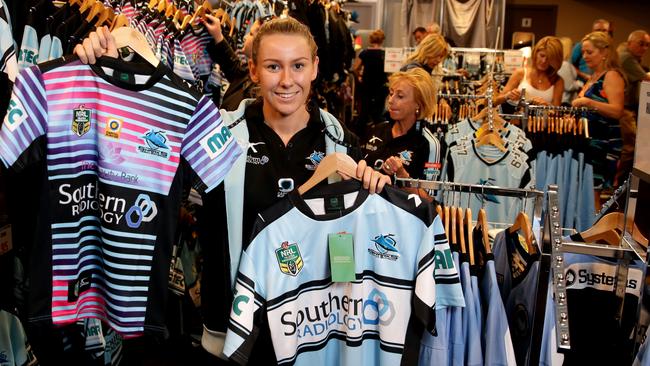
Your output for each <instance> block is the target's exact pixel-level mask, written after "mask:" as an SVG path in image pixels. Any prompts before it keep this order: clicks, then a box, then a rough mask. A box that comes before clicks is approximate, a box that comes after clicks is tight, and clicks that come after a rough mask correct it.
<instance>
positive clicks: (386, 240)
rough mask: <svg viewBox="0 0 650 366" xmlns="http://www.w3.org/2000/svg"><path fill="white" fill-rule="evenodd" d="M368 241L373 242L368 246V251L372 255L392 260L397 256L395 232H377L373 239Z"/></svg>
mask: <svg viewBox="0 0 650 366" xmlns="http://www.w3.org/2000/svg"><path fill="white" fill-rule="evenodd" d="M370 241H371V242H372V243H373V244H374V245H372V244H371V247H370V248H368V253H370V254H371V255H372V256H374V257H377V258H381V259H389V260H392V261H396V260H397V259H398V258H399V250H398V249H397V241H396V240H395V234H379V235H377V236H375V237H374V238H373V239H370ZM373 247H374V248H373Z"/></svg>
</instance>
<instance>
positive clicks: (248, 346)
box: [223, 252, 265, 365]
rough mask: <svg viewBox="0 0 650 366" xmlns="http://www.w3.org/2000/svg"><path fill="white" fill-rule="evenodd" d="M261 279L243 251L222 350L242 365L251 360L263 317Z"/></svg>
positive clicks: (263, 302)
mask: <svg viewBox="0 0 650 366" xmlns="http://www.w3.org/2000/svg"><path fill="white" fill-rule="evenodd" d="M258 280H259V278H258V274H257V273H256V270H255V266H254V263H253V260H252V258H251V257H250V256H249V255H248V253H246V252H244V253H243V254H242V258H241V262H240V265H239V273H238V275H237V282H236V283H235V291H234V300H233V302H232V310H231V312H230V324H229V325H228V333H227V334H226V342H225V345H224V350H223V353H224V355H226V356H227V357H228V358H230V359H231V360H233V361H235V362H237V363H238V364H241V365H245V364H247V363H248V358H249V357H250V356H251V352H252V350H253V345H254V344H255V340H256V338H257V335H258V334H259V329H260V327H261V326H262V324H261V322H262V321H263V319H264V311H265V305H264V304H265V300H264V291H263V290H262V289H261V286H260V284H259V282H258Z"/></svg>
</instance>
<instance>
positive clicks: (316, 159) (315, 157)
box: [305, 150, 325, 170]
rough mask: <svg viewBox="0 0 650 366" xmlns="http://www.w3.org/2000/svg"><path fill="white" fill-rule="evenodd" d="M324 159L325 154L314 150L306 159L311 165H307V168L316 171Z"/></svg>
mask: <svg viewBox="0 0 650 366" xmlns="http://www.w3.org/2000/svg"><path fill="white" fill-rule="evenodd" d="M323 157H325V153H323V152H320V151H316V150H314V152H313V153H311V154H309V156H308V157H306V159H309V161H310V162H311V164H305V168H307V169H309V170H316V168H317V167H318V164H320V162H321V160H323Z"/></svg>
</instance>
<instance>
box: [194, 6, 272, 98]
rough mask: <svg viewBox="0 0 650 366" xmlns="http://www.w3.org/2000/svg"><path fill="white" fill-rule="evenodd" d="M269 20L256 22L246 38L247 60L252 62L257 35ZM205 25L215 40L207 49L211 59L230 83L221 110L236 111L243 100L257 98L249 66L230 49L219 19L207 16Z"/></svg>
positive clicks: (243, 49)
mask: <svg viewBox="0 0 650 366" xmlns="http://www.w3.org/2000/svg"><path fill="white" fill-rule="evenodd" d="M269 19H270V18H269ZM269 19H267V18H260V19H258V20H256V21H255V23H253V26H252V27H251V30H250V32H248V34H247V35H246V36H245V37H244V46H243V47H242V52H243V53H244V55H245V56H246V59H248V60H250V58H251V46H252V44H253V38H254V37H255V34H256V33H257V31H258V30H259V29H260V26H261V25H262V24H264V22H265V21H267V20H269ZM203 25H204V26H205V29H206V30H207V31H208V33H209V34H210V35H211V36H212V39H214V43H210V44H209V45H208V47H207V51H208V53H209V54H210V58H211V59H212V60H213V61H214V62H216V63H218V64H219V66H220V67H221V71H223V74H224V75H225V76H226V80H228V82H229V83H230V85H229V86H228V89H227V90H226V93H225V94H224V96H223V101H221V104H220V108H222V109H225V110H227V111H234V110H235V109H237V107H238V106H239V103H241V101H242V100H244V99H245V98H253V97H255V83H253V82H252V81H251V79H250V77H249V74H248V65H246V64H244V63H242V62H241V61H240V59H239V57H237V55H236V54H235V52H234V51H233V49H232V47H230V44H229V43H228V42H227V41H226V40H225V38H224V37H223V33H222V30H221V21H220V20H219V18H217V17H213V16H212V15H210V14H206V20H205V21H203Z"/></svg>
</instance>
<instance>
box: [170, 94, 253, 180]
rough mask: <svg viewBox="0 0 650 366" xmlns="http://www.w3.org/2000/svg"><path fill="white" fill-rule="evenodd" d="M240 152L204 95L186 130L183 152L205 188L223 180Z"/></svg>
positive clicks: (219, 114) (210, 102)
mask: <svg viewBox="0 0 650 366" xmlns="http://www.w3.org/2000/svg"><path fill="white" fill-rule="evenodd" d="M241 153H242V149H241V147H240V146H239V144H238V143H237V141H236V140H235V138H234V137H233V136H232V134H231V133H230V129H228V126H226V125H225V124H224V123H223V118H222V117H221V113H220V112H219V110H218V109H217V107H216V106H215V105H214V103H213V102H212V100H211V99H210V98H209V97H205V96H204V97H202V98H201V100H200V101H199V103H198V105H197V106H196V110H195V111H194V114H193V115H192V118H191V119H190V122H189V124H188V127H187V131H186V132H185V137H184V139H183V146H182V148H181V155H182V156H183V157H184V158H185V159H186V160H187V162H188V163H189V164H190V166H191V167H192V169H193V170H194V171H195V172H196V174H197V175H198V177H199V178H200V179H201V181H202V182H203V183H204V184H205V186H206V189H205V191H206V192H209V191H211V190H212V189H214V188H215V187H216V186H218V185H219V183H221V181H223V179H224V178H225V176H226V173H228V171H229V170H230V167H231V166H232V165H233V163H234V162H235V160H236V159H237V157H239V155H240V154H241Z"/></svg>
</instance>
